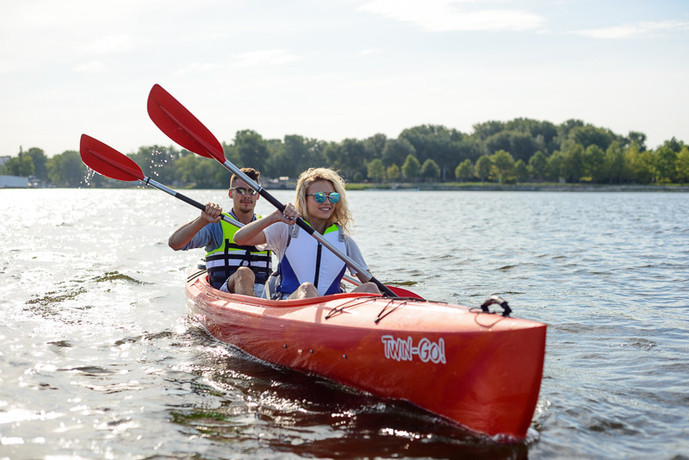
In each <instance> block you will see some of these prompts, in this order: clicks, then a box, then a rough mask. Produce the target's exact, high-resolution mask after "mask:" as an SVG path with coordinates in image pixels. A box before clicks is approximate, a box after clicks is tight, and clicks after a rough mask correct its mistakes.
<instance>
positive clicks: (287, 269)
mask: <svg viewBox="0 0 689 460" xmlns="http://www.w3.org/2000/svg"><path fill="white" fill-rule="evenodd" d="M299 217H302V218H303V219H304V220H305V221H306V222H307V223H308V224H309V225H311V227H313V228H314V230H316V231H317V232H318V233H320V234H321V235H323V237H324V238H325V239H327V240H328V241H329V242H330V243H331V244H333V245H334V246H335V247H337V248H338V249H339V250H340V251H341V252H342V253H345V254H347V256H348V257H350V258H351V259H353V260H354V261H355V262H357V264H359V265H360V266H362V267H366V263H365V262H364V259H363V257H362V255H361V251H360V250H359V247H358V246H357V245H356V243H355V242H354V240H352V239H351V238H350V237H349V236H348V234H347V232H348V230H349V226H350V225H351V222H352V215H351V213H350V212H349V206H348V204H347V198H346V196H345V186H344V180H343V179H342V177H340V176H339V175H338V174H337V173H336V172H335V171H333V170H331V169H327V168H311V169H309V170H307V171H305V172H303V173H302V174H301V175H300V176H299V180H298V181H297V195H296V206H294V205H293V204H291V203H289V204H287V206H285V210H284V212H280V211H277V210H276V211H275V212H273V213H272V214H270V215H269V216H267V217H265V218H263V219H259V220H256V221H254V222H252V223H250V224H248V225H246V226H245V227H243V228H241V229H239V230H238V231H237V233H235V235H234V240H235V242H236V243H237V244H240V245H248V246H261V248H260V249H261V250H265V249H268V250H271V251H273V252H275V254H276V255H277V258H278V260H279V264H278V275H279V280H278V284H277V286H276V287H275V293H271V294H272V295H271V297H272V298H278V299H304V298H307V297H316V296H319V295H328V294H335V293H338V292H342V290H341V288H340V281H341V280H342V276H343V275H344V272H345V268H346V264H345V263H344V262H343V261H342V260H341V259H340V258H339V257H337V256H336V255H335V254H333V253H332V251H330V250H329V249H328V248H323V247H322V244H321V243H320V242H318V241H317V240H316V239H315V238H313V237H312V236H311V235H309V234H308V233H306V232H305V231H303V230H301V231H300V228H299V227H298V226H296V225H294V223H295V222H296V221H297V219H298V218H299ZM355 275H357V274H355ZM357 276H358V278H359V279H360V280H361V281H362V283H363V284H362V285H361V286H358V287H357V288H356V289H354V291H355V292H370V293H380V291H379V290H378V287H377V286H376V285H375V284H373V283H370V282H369V283H367V282H365V280H366V278H365V277H364V276H363V275H357Z"/></svg>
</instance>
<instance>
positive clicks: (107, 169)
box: [79, 134, 144, 181]
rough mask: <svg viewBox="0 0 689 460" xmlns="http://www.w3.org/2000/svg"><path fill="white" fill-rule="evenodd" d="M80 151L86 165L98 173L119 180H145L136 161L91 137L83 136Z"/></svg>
mask: <svg viewBox="0 0 689 460" xmlns="http://www.w3.org/2000/svg"><path fill="white" fill-rule="evenodd" d="M79 150H80V152H81V160H82V161H83V162H84V164H86V166H88V167H89V168H91V169H93V170H94V171H96V172H97V173H100V174H102V175H104V176H106V177H110V178H112V179H117V180H124V181H135V180H144V173H143V172H142V171H141V168H140V167H139V165H137V164H136V163H135V162H134V160H132V159H131V158H129V157H127V156H125V155H124V154H122V153H120V152H118V151H117V150H115V149H114V148H112V147H110V146H109V145H106V144H104V143H102V142H101V141H99V140H97V139H94V138H93V137H91V136H88V135H86V134H82V135H81V142H80V144H79Z"/></svg>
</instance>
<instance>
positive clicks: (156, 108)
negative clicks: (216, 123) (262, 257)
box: [148, 84, 398, 297]
mask: <svg viewBox="0 0 689 460" xmlns="http://www.w3.org/2000/svg"><path fill="white" fill-rule="evenodd" d="M148 114H149V116H150V117H151V120H153V123H155V124H156V125H157V126H158V128H160V130H161V131H163V132H164V133H165V134H167V135H168V137H169V138H170V139H172V140H173V141H175V142H177V143H178V144H179V145H181V146H182V147H184V148H185V149H187V150H189V151H191V152H194V153H196V154H198V155H201V156H203V157H207V158H214V159H215V160H217V161H218V162H219V163H220V164H222V165H223V166H224V167H225V169H227V170H228V171H230V172H232V173H234V174H236V175H237V177H239V178H240V179H242V180H243V181H244V182H246V184H247V185H248V186H249V187H251V188H253V189H254V190H256V192H258V193H259V194H260V195H261V196H262V197H263V198H265V199H266V201H268V202H269V203H270V204H272V205H273V206H275V207H276V208H277V209H278V210H280V211H284V209H285V205H284V204H282V203H280V202H279V201H278V200H277V199H276V198H275V197H273V196H272V195H271V194H270V193H268V192H267V191H266V190H265V189H264V188H263V187H261V186H260V185H259V184H257V183H256V182H254V180H253V179H251V178H250V177H249V176H247V175H246V174H244V173H243V172H242V171H241V170H240V169H239V168H238V167H236V166H235V165H233V164H232V163H231V162H230V161H229V160H227V158H225V152H224V151H223V148H222V145H220V142H219V141H218V139H217V138H216V137H215V136H214V135H213V133H211V132H210V131H209V130H208V128H206V127H205V126H204V125H203V123H201V122H200V121H199V120H198V118H196V117H195V116H194V115H193V114H192V113H191V112H189V110H187V109H186V107H184V106H183V105H182V104H181V103H180V102H179V101H178V100H177V99H175V98H174V97H173V96H172V95H171V94H170V93H168V92H167V91H165V90H164V89H163V87H162V86H160V85H157V84H156V85H153V88H151V92H150V94H149V95H148ZM296 223H297V225H299V226H300V227H301V228H302V229H303V230H304V231H306V232H307V233H308V234H309V235H311V236H313V237H314V238H316V240H318V242H320V243H321V244H322V245H323V246H325V247H326V248H328V249H329V250H330V251H332V252H333V253H334V254H335V255H336V256H337V257H339V258H340V259H342V261H344V263H346V264H347V265H348V266H349V267H350V268H352V269H353V270H354V271H356V272H357V273H358V274H360V275H361V276H362V277H363V278H364V279H365V280H366V281H371V282H373V283H375V284H376V286H378V289H380V290H381V292H383V293H384V294H386V295H388V296H390V297H398V295H397V294H395V293H394V292H393V291H392V290H391V289H389V288H388V287H387V286H385V285H384V284H383V283H381V282H380V281H378V280H377V279H376V278H374V277H373V276H372V275H371V274H370V273H368V272H367V271H366V270H365V269H364V267H362V266H361V265H359V264H358V263H356V262H355V261H354V260H352V259H351V258H349V257H348V256H347V255H346V254H344V253H342V251H340V250H339V249H337V248H336V247H335V246H333V245H332V244H331V243H330V242H329V241H328V240H326V239H325V238H324V237H323V235H321V234H320V233H318V232H317V231H316V230H314V229H313V227H311V226H310V225H309V224H307V223H306V222H305V221H304V220H303V219H301V218H299V219H297V222H296Z"/></svg>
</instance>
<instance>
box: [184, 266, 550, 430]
mask: <svg viewBox="0 0 689 460" xmlns="http://www.w3.org/2000/svg"><path fill="white" fill-rule="evenodd" d="M186 290H187V297H188V305H189V309H190V314H191V316H192V317H193V318H195V319H196V320H197V321H199V322H200V323H201V324H202V325H203V326H204V327H205V328H206V329H208V331H209V332H210V333H211V334H212V335H213V336H214V337H216V338H217V339H218V340H220V341H222V342H225V343H228V344H231V345H234V346H236V347H238V348H240V349H242V350H244V351H245V352H247V353H249V354H250V355H252V356H255V357H257V358H259V359H261V360H264V361H267V362H269V363H273V364H277V365H280V366H285V367H288V368H290V369H294V370H297V371H301V372H306V373H310V374H315V375H318V376H321V377H325V378H327V379H330V380H333V381H335V382H338V383H341V384H344V385H347V386H349V387H353V388H357V389H359V390H363V391H366V392H369V393H371V394H374V395H377V396H381V397H384V398H392V399H400V400H406V401H409V402H411V403H413V404H415V405H417V406H419V407H421V408H423V409H425V410H428V411H430V412H432V413H434V414H437V415H439V416H442V417H445V418H447V419H449V420H450V421H452V422H454V423H458V424H460V425H462V426H464V427H466V428H469V429H470V430H473V431H475V432H477V433H482V434H485V435H489V436H496V437H497V440H499V441H508V442H509V441H513V440H516V441H519V440H522V439H524V438H525V436H526V432H527V429H528V428H529V425H530V424H531V419H532V417H533V413H534V410H535V408H536V403H537V401H538V392H539V389H540V386H541V377H542V373H543V360H544V356H545V337H546V325H545V324H541V323H538V322H535V321H530V320H525V319H518V318H510V317H504V316H500V315H497V314H492V313H485V312H483V311H481V309H475V308H468V307H464V306H459V305H451V304H446V303H442V302H431V301H423V300H418V299H411V298H388V297H382V296H378V295H370V294H358V293H356V294H355V293H344V294H335V295H330V296H325V297H316V298H311V299H304V300H282V301H275V300H265V299H259V298H256V297H247V296H242V295H236V294H227V293H224V292H220V291H218V290H216V289H213V288H212V287H211V286H210V285H209V284H208V280H207V277H206V276H205V274H204V275H203V276H197V277H192V278H190V281H189V282H188V283H187V286H186Z"/></svg>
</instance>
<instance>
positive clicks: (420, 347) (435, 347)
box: [381, 335, 446, 364]
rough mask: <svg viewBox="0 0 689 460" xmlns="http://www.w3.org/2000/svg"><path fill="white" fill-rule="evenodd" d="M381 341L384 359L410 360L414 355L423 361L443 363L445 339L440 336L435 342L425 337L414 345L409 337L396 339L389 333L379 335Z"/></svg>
mask: <svg viewBox="0 0 689 460" xmlns="http://www.w3.org/2000/svg"><path fill="white" fill-rule="evenodd" d="M381 340H382V341H383V349H384V350H385V358H386V359H394V360H396V361H412V360H413V359H414V356H418V358H419V359H420V360H421V361H423V362H424V363H427V362H429V361H430V362H432V363H434V364H438V363H443V364H445V363H446V361H445V341H444V340H443V339H442V338H440V339H438V341H437V342H431V341H430V340H428V339H427V338H425V337H424V338H423V339H421V340H419V343H418V344H417V345H416V346H414V342H413V340H412V338H411V337H407V339H406V340H405V339H396V338H394V337H393V336H391V335H384V336H382V337H381Z"/></svg>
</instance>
